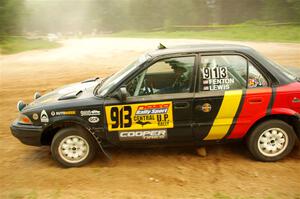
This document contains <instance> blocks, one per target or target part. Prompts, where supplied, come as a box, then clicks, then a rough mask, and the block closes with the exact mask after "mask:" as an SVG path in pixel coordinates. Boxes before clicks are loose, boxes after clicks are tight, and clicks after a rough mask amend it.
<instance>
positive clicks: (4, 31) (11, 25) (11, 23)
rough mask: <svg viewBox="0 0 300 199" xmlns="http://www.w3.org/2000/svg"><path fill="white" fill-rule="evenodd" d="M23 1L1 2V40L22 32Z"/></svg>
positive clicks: (6, 0) (1, 0) (4, 0)
mask: <svg viewBox="0 0 300 199" xmlns="http://www.w3.org/2000/svg"><path fill="white" fill-rule="evenodd" d="M23 14H24V2H23V0H0V40H1V39H3V38H4V36H7V35H10V34H19V33H20V32H21V17H22V15H23Z"/></svg>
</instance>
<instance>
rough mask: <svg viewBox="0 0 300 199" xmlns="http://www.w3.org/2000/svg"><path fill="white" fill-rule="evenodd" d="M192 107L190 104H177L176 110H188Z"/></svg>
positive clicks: (175, 105)
mask: <svg viewBox="0 0 300 199" xmlns="http://www.w3.org/2000/svg"><path fill="white" fill-rule="evenodd" d="M189 107H190V103H188V102H175V103H174V109H187V108H189Z"/></svg>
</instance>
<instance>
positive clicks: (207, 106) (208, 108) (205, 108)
mask: <svg viewBox="0 0 300 199" xmlns="http://www.w3.org/2000/svg"><path fill="white" fill-rule="evenodd" d="M201 109H202V111H203V112H205V113H208V112H210V111H211V105H210V104H209V103H204V104H203V105H202V107H201Z"/></svg>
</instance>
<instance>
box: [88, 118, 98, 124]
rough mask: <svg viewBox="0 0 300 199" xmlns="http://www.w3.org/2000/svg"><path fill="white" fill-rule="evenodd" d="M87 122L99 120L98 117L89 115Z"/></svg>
mask: <svg viewBox="0 0 300 199" xmlns="http://www.w3.org/2000/svg"><path fill="white" fill-rule="evenodd" d="M89 122H90V123H98V122H99V117H95V116H93V117H89Z"/></svg>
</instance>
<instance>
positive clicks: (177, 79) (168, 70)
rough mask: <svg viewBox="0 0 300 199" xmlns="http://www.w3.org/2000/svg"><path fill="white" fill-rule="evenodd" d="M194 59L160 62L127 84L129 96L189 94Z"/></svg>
mask: <svg viewBox="0 0 300 199" xmlns="http://www.w3.org/2000/svg"><path fill="white" fill-rule="evenodd" d="M194 64H195V57H194V56H193V57H176V58H168V59H163V60H160V61H158V62H156V63H154V64H153V65H151V66H150V67H149V68H147V69H146V70H144V71H142V72H141V73H140V74H138V75H137V76H135V78H133V79H132V80H131V81H129V83H128V84H127V91H128V92H129V94H130V96H144V95H153V94H167V93H185V92H189V90H190V87H191V83H192V79H193V78H192V74H193V68H194Z"/></svg>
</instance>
